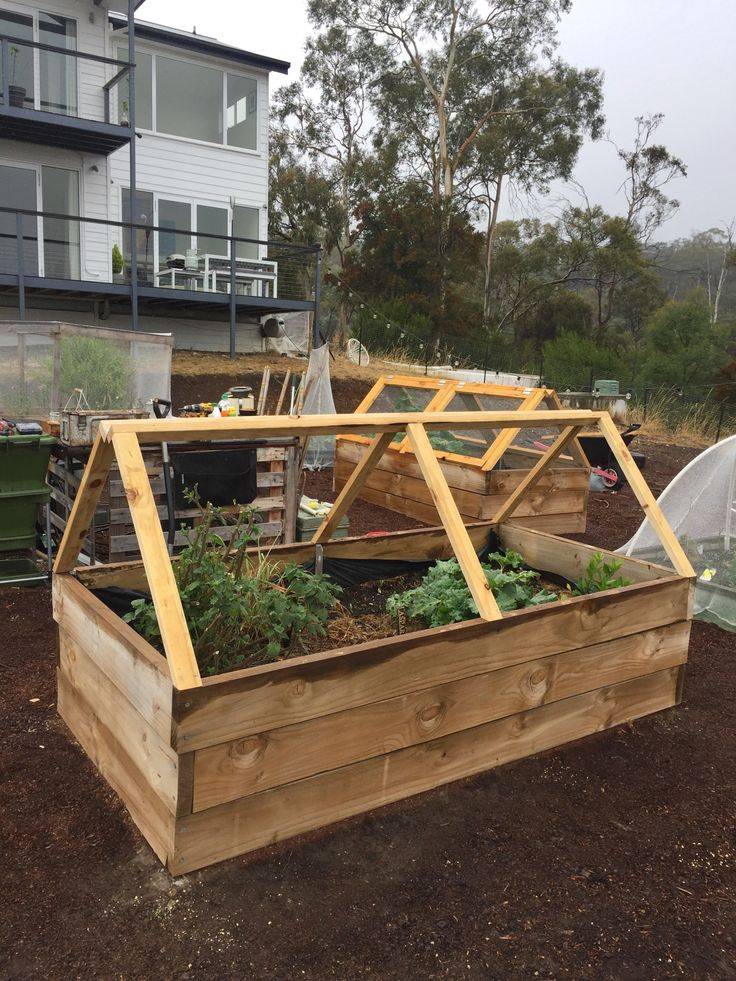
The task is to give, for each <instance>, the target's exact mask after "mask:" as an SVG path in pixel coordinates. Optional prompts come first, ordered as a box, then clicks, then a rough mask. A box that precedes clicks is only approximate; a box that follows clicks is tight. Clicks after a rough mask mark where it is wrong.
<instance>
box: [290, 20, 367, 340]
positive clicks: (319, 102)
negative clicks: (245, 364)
mask: <svg viewBox="0 0 736 981" xmlns="http://www.w3.org/2000/svg"><path fill="white" fill-rule="evenodd" d="M385 62H386V52H385V51H384V50H382V49H381V48H380V47H379V46H377V45H376V44H375V42H374V41H373V40H372V39H371V38H370V37H368V36H365V35H362V34H360V33H356V32H354V31H350V30H348V29H347V28H345V27H344V26H341V25H339V24H333V25H331V26H329V27H328V28H327V29H325V30H324V31H322V32H321V33H320V34H318V35H316V36H315V37H312V38H310V39H309V40H308V41H307V45H306V56H305V59H304V62H303V65H302V71H301V77H300V78H299V80H298V81H297V82H294V83H292V84H291V85H288V86H285V87H284V88H282V89H280V90H279V91H278V92H277V94H276V97H275V99H274V106H273V113H274V117H275V119H276V120H277V122H278V124H279V125H280V127H281V131H282V133H283V136H284V138H285V139H287V140H288V142H289V144H290V149H291V150H292V152H293V153H296V154H297V155H298V156H300V157H301V158H302V159H303V160H304V161H306V162H308V164H309V166H311V167H312V168H316V169H317V170H318V171H319V172H320V173H321V174H322V175H323V176H324V178H325V179H326V181H327V182H328V183H329V184H330V185H331V186H332V188H333V190H334V202H333V203H334V204H336V207H337V210H336V209H335V208H334V207H331V208H330V215H331V220H332V221H336V222H337V224H338V231H337V234H335V235H333V236H332V237H331V239H330V241H329V243H328V245H329V248H330V249H331V254H330V255H329V257H328V259H329V264H330V266H331V271H332V273H333V276H334V279H336V280H337V282H338V284H340V283H341V281H342V272H343V270H344V268H345V266H346V264H347V262H348V257H349V255H350V253H351V251H352V250H353V249H354V247H355V244H356V240H357V224H356V222H355V217H354V215H355V209H356V207H357V205H358V204H359V201H360V198H361V196H362V194H363V193H364V191H363V178H364V168H365V166H366V164H367V161H368V160H369V157H370V137H371V134H372V131H373V128H374V126H375V116H374V114H373V113H372V112H371V109H370V103H371V89H372V87H373V86H374V84H375V81H376V78H377V77H379V76H380V74H381V66H382V65H383V64H385ZM342 294H343V302H342V303H341V316H340V326H341V333H342V334H343V335H344V333H345V329H346V325H347V318H348V313H349V307H348V304H347V296H346V293H345V291H344V290H343V291H342Z"/></svg>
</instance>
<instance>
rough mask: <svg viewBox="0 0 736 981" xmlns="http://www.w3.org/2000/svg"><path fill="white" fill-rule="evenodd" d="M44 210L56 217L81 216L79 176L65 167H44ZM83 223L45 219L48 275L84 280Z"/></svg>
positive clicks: (45, 253) (60, 219)
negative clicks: (81, 248) (81, 246)
mask: <svg viewBox="0 0 736 981" xmlns="http://www.w3.org/2000/svg"><path fill="white" fill-rule="evenodd" d="M41 188H42V197H43V209H42V210H43V211H44V212H48V213H50V214H54V215H78V214H79V174H78V173H77V171H76V170H65V169H64V168H62V167H42V168H41ZM79 225H80V222H78V221H73V220H71V219H68V218H44V219H43V257H44V276H49V277H50V278H51V279H79V278H80V269H81V261H80V254H79V253H80V248H79V245H80V236H79Z"/></svg>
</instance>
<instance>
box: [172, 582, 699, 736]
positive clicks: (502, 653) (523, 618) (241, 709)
mask: <svg viewBox="0 0 736 981" xmlns="http://www.w3.org/2000/svg"><path fill="white" fill-rule="evenodd" d="M689 590H690V585H689V583H688V581H687V580H683V579H679V578H674V579H670V580H663V581H661V582H651V583H642V584H639V585H635V586H627V587H625V588H623V589H619V590H611V591H609V592H603V593H596V594H595V595H592V596H584V597H580V598H577V599H573V600H571V601H570V602H567V603H559V604H555V603H551V604H548V605H546V606H542V607H536V608H527V609H524V610H517V611H515V612H513V613H509V614H507V615H506V616H505V617H504V618H503V619H501V620H495V621H483V620H472V621H468V622H466V623H461V624H454V625H452V626H449V627H437V628H434V629H432V630H421V631H417V632H416V633H411V634H405V635H404V636H402V637H391V638H387V639H386V640H382V641H373V642H370V643H367V644H357V645H355V646H353V647H349V648H345V649H343V650H336V651H327V652H325V653H323V654H315V655H312V656H310V657H301V658H294V659H293V660H290V661H280V662H278V663H277V664H273V665H265V666H263V667H256V668H248V669H245V670H243V671H236V672H232V673H231V674H230V675H224V676H221V677H219V678H212V679H209V678H207V679H205V681H204V684H203V686H202V688H199V689H196V690H193V691H191V692H186V693H185V694H182V693H179V694H175V705H174V745H175V747H176V749H177V750H178V751H179V752H187V751H191V750H194V749H202V748H204V747H206V746H212V745H215V744H217V743H224V742H228V741H230V740H234V739H239V738H243V737H245V736H249V735H254V734H257V733H259V732H264V731H268V730H270V729H275V728H280V727H282V726H285V725H291V724H293V723H296V722H303V721H305V720H307V719H314V718H317V717H319V716H323V715H329V714H330V713H332V712H340V711H343V710H345V709H350V708H355V707H357V706H359V705H365V704H368V703H371V702H378V701H382V700H383V699H386V698H393V697H395V696H397V695H404V694H408V693H409V692H413V691H419V690H422V689H426V688H431V687H434V686H436V685H441V684H446V683H448V682H451V681H456V680H459V679H461V678H467V677H471V676H474V675H479V674H484V673H486V672H489V671H493V670H498V669H500V668H504V667H508V666H510V665H513V664H520V663H523V662H525V661H530V660H534V659H536V658H542V657H547V656H549V655H551V654H558V653H561V652H563V651H569V650H576V649H579V648H581V647H588V646H590V645H592V644H598V643H603V642H604V641H608V640H613V639H615V638H617V637H623V636H627V635H629V634H635V633H641V632H643V631H645V630H650V629H654V628H657V627H661V626H665V625H666V624H669V623H675V622H677V621H680V620H684V619H686V618H687V610H688V602H689Z"/></svg>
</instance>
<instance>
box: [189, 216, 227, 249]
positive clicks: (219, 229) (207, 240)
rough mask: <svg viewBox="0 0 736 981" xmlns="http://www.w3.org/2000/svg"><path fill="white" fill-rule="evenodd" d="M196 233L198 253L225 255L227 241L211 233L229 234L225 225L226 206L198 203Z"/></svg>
mask: <svg viewBox="0 0 736 981" xmlns="http://www.w3.org/2000/svg"><path fill="white" fill-rule="evenodd" d="M197 233H198V234H197V251H198V252H199V253H200V255H203V254H205V253H208V254H209V255H223V256H224V255H227V254H228V243H227V241H226V240H225V239H221V238H212V237H211V236H213V235H229V234H230V233H229V231H228V227H227V208H213V207H210V205H207V204H198V205H197ZM203 233H204V234H203Z"/></svg>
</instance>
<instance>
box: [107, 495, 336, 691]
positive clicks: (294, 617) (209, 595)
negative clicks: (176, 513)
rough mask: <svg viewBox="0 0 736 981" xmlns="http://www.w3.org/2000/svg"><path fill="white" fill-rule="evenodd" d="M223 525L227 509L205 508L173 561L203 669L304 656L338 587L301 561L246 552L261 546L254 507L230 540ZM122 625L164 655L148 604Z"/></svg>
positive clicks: (241, 516) (137, 604)
mask: <svg viewBox="0 0 736 981" xmlns="http://www.w3.org/2000/svg"><path fill="white" fill-rule="evenodd" d="M222 520H223V512H222V511H221V509H219V508H214V507H212V506H211V505H207V507H206V508H205V509H204V511H203V521H202V523H201V524H199V525H197V526H196V527H195V528H193V529H191V531H190V541H189V544H188V545H187V546H186V547H185V548H184V549H183V551H182V553H181V555H180V556H179V558H178V560H177V561H176V562H174V563H173V566H174V576H175V578H176V583H177V586H178V587H179V594H180V595H181V601H182V606H183V608H184V615H185V617H186V621H187V626H188V627H189V632H190V634H191V638H192V644H193V646H194V653H195V655H196V658H197V664H198V665H199V668H200V671H201V672H202V673H203V674H208V675H212V674H219V673H220V672H223V671H232V670H234V669H236V668H238V667H242V666H244V665H250V664H261V663H265V662H268V661H274V660H276V659H277V658H279V657H283V656H286V657H288V656H292V655H294V654H300V653H303V652H304V651H305V650H306V646H307V643H308V642H309V641H310V640H312V639H313V638H315V637H321V636H324V635H325V632H326V631H325V623H326V621H327V618H328V616H329V613H330V611H331V609H332V608H333V607H334V606H335V604H336V603H337V597H338V594H339V593H340V592H341V590H340V587H339V586H337V585H336V584H335V583H333V582H332V581H331V580H330V579H329V578H328V577H327V576H325V575H322V574H316V573H312V572H308V571H307V570H306V569H304V568H302V567H301V566H299V565H297V564H296V563H295V562H288V563H286V564H283V563H280V562H276V561H274V560H272V559H270V558H269V556H268V553H267V552H266V551H265V550H263V549H260V548H259V549H258V550H257V551H256V552H255V553H251V554H248V553H247V549H248V547H249V546H251V545H253V544H255V543H257V541H258V528H257V525H256V523H255V512H254V511H253V510H252V509H251V508H241V509H240V510H239V512H238V514H237V518H236V527H235V529H234V534H233V536H232V538H231V539H230V541H229V542H226V541H225V540H224V539H223V538H222V537H221V536H220V535H218V534H217V530H216V529H217V524H218V522H219V523H221V522H222ZM124 619H125V620H127V622H128V623H129V624H130V625H131V626H132V627H133V628H134V629H135V630H137V631H138V633H139V634H141V636H143V637H145V638H146V640H148V641H149V642H150V643H151V644H153V645H154V646H156V647H158V648H159V649H162V644H161V632H160V630H159V626H158V620H157V618H156V611H155V609H154V606H153V603H152V602H151V601H150V600H146V599H138V600H134V601H133V610H132V612H131V613H129V614H127V615H126V616H125V618H124Z"/></svg>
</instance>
